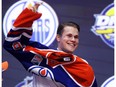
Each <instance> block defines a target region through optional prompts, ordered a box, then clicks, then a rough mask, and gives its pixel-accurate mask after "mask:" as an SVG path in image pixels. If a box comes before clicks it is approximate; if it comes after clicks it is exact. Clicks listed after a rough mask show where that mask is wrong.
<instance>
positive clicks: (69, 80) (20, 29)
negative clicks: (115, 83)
mask: <svg viewBox="0 0 116 87" xmlns="http://www.w3.org/2000/svg"><path fill="white" fill-rule="evenodd" d="M41 15H42V14H41V13H38V12H33V11H32V10H31V9H28V8H26V9H24V10H23V11H22V12H21V14H20V15H19V16H18V18H17V19H16V20H15V22H14V24H13V27H12V29H11V30H10V31H9V33H8V35H7V38H6V39H5V42H4V48H5V49H6V50H7V51H8V52H9V53H11V54H12V55H13V56H14V57H16V58H17V59H18V60H19V61H20V62H21V63H22V65H23V66H24V67H25V69H26V70H28V71H29V72H32V73H34V75H35V76H34V80H33V84H34V85H33V87H55V86H53V85H56V87H97V84H96V79H95V75H94V72H93V69H92V67H91V66H90V65H89V64H88V63H87V62H86V61H85V60H84V59H82V58H80V57H78V56H76V55H73V54H68V53H65V52H61V51H56V50H49V48H48V47H47V46H45V45H42V44H41V43H39V42H34V41H30V38H31V36H32V24H33V21H34V20H37V19H38V18H40V17H41ZM43 49H44V50H43ZM34 59H35V60H37V61H38V63H37V64H36V63H33V62H32V60H34ZM38 78H39V79H38ZM40 80H41V81H40ZM46 81H47V82H46ZM49 83H52V85H51V86H49Z"/></svg>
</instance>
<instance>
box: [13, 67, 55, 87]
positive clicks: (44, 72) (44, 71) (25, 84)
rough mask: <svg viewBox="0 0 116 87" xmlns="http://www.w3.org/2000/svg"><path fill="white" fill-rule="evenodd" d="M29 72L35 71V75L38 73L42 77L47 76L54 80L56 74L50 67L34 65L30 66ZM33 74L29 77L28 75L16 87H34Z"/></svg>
mask: <svg viewBox="0 0 116 87" xmlns="http://www.w3.org/2000/svg"><path fill="white" fill-rule="evenodd" d="M29 72H32V73H34V74H35V75H38V76H40V77H45V78H47V79H51V80H54V75H53V73H52V71H51V70H50V69H48V68H45V67H42V66H38V65H37V66H36V65H35V66H32V67H30V68H29ZM33 78H34V77H33V76H31V77H29V76H27V77H26V78H25V79H24V81H22V82H20V83H18V84H17V85H16V86H15V87H33V82H32V81H33Z"/></svg>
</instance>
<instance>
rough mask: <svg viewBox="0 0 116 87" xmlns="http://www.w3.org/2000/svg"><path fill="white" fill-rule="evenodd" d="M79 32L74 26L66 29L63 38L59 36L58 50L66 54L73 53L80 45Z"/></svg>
mask: <svg viewBox="0 0 116 87" xmlns="http://www.w3.org/2000/svg"><path fill="white" fill-rule="evenodd" d="M78 37H79V32H78V30H77V29H76V28H74V27H72V26H66V27H64V30H63V33H62V36H59V35H57V41H58V49H59V50H62V51H64V52H68V53H73V52H74V51H75V49H76V48H77V46H78V43H79V38H78Z"/></svg>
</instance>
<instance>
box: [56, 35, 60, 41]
mask: <svg viewBox="0 0 116 87" xmlns="http://www.w3.org/2000/svg"><path fill="white" fill-rule="evenodd" d="M56 40H57V41H58V42H59V41H60V35H59V34H57V35H56Z"/></svg>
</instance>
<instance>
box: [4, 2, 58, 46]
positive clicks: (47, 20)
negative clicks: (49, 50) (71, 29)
mask: <svg viewBox="0 0 116 87" xmlns="http://www.w3.org/2000/svg"><path fill="white" fill-rule="evenodd" d="M38 1H41V0H38ZM35 2H36V0H33V3H35ZM42 2H43V4H42V5H41V6H40V7H39V9H38V12H40V13H42V16H41V18H40V19H38V20H36V21H34V23H33V26H32V28H33V36H32V38H31V40H33V41H37V42H40V43H42V44H44V45H46V46H49V45H50V44H51V43H52V42H53V41H54V39H55V37H56V31H57V27H58V17H57V15H56V13H55V11H54V10H53V8H52V7H51V6H50V5H49V4H47V3H46V2H44V1H42ZM33 3H32V2H30V0H20V1H18V2H16V3H15V4H13V5H12V6H11V7H10V8H9V9H8V11H7V12H6V14H5V16H4V19H3V32H4V35H5V36H6V35H7V33H8V31H9V30H10V29H11V28H12V24H13V22H14V20H15V19H16V18H17V17H18V15H19V14H20V13H21V12H22V10H23V9H25V8H26V7H27V6H28V5H30V4H32V5H33Z"/></svg>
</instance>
